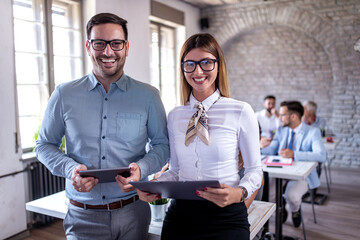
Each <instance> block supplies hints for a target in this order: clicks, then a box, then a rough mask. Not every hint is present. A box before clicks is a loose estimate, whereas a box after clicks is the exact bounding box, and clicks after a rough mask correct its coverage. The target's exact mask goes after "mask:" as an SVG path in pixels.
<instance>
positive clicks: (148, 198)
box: [136, 189, 161, 202]
mask: <svg viewBox="0 0 360 240" xmlns="http://www.w3.org/2000/svg"><path fill="white" fill-rule="evenodd" d="M136 191H137V194H138V195H139V198H140V200H142V201H144V202H153V201H155V200H158V199H161V195H160V194H156V193H148V192H143V191H141V190H139V189H136Z"/></svg>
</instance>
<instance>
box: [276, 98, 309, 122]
mask: <svg viewBox="0 0 360 240" xmlns="http://www.w3.org/2000/svg"><path fill="white" fill-rule="evenodd" d="M280 107H287V109H288V112H290V113H295V114H296V115H298V116H299V118H300V119H301V117H302V116H303V115H304V107H303V106H302V105H301V103H300V102H298V101H283V102H281V103H280Z"/></svg>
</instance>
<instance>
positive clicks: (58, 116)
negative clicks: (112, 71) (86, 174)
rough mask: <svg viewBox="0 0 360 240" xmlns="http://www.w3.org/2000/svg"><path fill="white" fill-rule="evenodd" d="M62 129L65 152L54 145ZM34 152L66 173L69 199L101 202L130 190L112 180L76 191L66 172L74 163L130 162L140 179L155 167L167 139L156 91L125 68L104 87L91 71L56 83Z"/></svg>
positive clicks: (162, 158)
mask: <svg viewBox="0 0 360 240" xmlns="http://www.w3.org/2000/svg"><path fill="white" fill-rule="evenodd" d="M64 135H65V139H66V152H67V154H64V153H63V152H61V151H60V150H59V146H60V144H61V139H62V137H63V136H64ZM148 142H149V145H148V149H149V151H148V152H146V145H147V143H148ZM36 154H37V158H38V159H39V161H41V162H42V163H43V164H44V165H45V166H46V167H47V168H48V169H49V170H50V171H51V172H52V173H53V174H54V175H57V176H62V177H65V178H66V196H67V197H68V198H70V199H73V200H75V201H79V202H82V203H85V204H107V203H111V202H114V201H117V200H119V199H127V198H129V197H131V196H134V195H135V194H136V191H132V192H127V193H124V192H122V191H121V188H120V187H119V186H118V185H117V183H116V182H114V183H101V184H97V185H96V186H95V187H94V188H93V189H92V190H91V191H90V192H88V193H84V192H77V191H76V190H75V189H74V187H73V186H72V182H71V175H72V172H73V170H74V168H75V167H76V166H77V165H79V164H85V165H86V166H87V168H88V169H99V168H117V167H127V166H128V165H129V164H130V163H132V162H136V163H137V164H138V165H139V167H140V169H141V178H142V179H144V178H145V177H147V176H148V175H149V174H152V173H154V172H156V171H158V170H160V169H161V167H162V166H163V165H165V162H166V161H167V159H168V158H169V142H168V137H167V128H166V113H165V110H164V107H163V105H162V102H161V99H160V95H159V91H158V90H157V89H156V88H154V87H152V86H150V85H148V84H145V83H141V82H139V81H136V80H134V79H132V78H131V77H129V76H126V75H125V74H123V75H122V77H121V78H120V79H119V80H118V81H117V82H115V83H112V84H111V86H110V89H109V92H108V93H106V91H105V89H104V87H103V86H102V85H101V84H100V83H99V82H98V81H97V79H96V77H95V75H94V74H93V73H91V74H89V75H87V76H84V77H83V78H81V79H78V80H75V81H71V82H68V83H64V84H61V85H59V86H58V87H57V88H56V89H55V91H54V92H53V94H52V95H51V97H50V100H49V103H48V106H47V109H46V112H45V115H44V119H43V123H42V125H41V129H40V132H39V138H38V140H37V142H36Z"/></svg>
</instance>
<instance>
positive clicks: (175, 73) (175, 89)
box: [149, 20, 179, 110]
mask: <svg viewBox="0 0 360 240" xmlns="http://www.w3.org/2000/svg"><path fill="white" fill-rule="evenodd" d="M151 25H155V26H156V28H157V34H158V36H159V41H158V56H159V64H158V66H157V67H158V71H159V91H160V96H162V93H163V90H165V89H163V84H162V72H161V69H162V67H161V66H162V61H163V59H162V56H161V55H162V54H161V46H162V36H161V28H167V29H171V30H172V31H173V39H174V42H173V46H174V52H173V55H174V76H173V77H174V94H175V102H176V104H177V103H178V92H179V87H178V86H179V83H178V78H177V72H178V71H177V65H178V64H177V63H178V61H177V49H176V39H177V36H176V34H177V32H176V27H173V26H170V25H167V24H163V23H161V22H157V21H154V20H150V25H149V27H150V26H151ZM170 110H171V109H170Z"/></svg>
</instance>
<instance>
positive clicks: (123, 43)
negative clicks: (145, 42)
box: [88, 39, 127, 51]
mask: <svg viewBox="0 0 360 240" xmlns="http://www.w3.org/2000/svg"><path fill="white" fill-rule="evenodd" d="M88 41H89V43H90V45H91V47H92V48H93V49H94V50H95V51H104V49H105V48H106V46H107V45H108V44H109V46H110V48H111V49H112V50H113V51H121V50H123V49H124V47H125V44H126V42H127V40H123V39H113V40H110V41H106V40H104V39H89V40H88ZM95 41H102V42H105V46H104V48H103V49H101V50H100V49H99V50H98V49H95V48H94V45H93V42H95ZM112 42H121V43H122V47H121V49H113V47H112V46H111V43H112Z"/></svg>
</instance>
